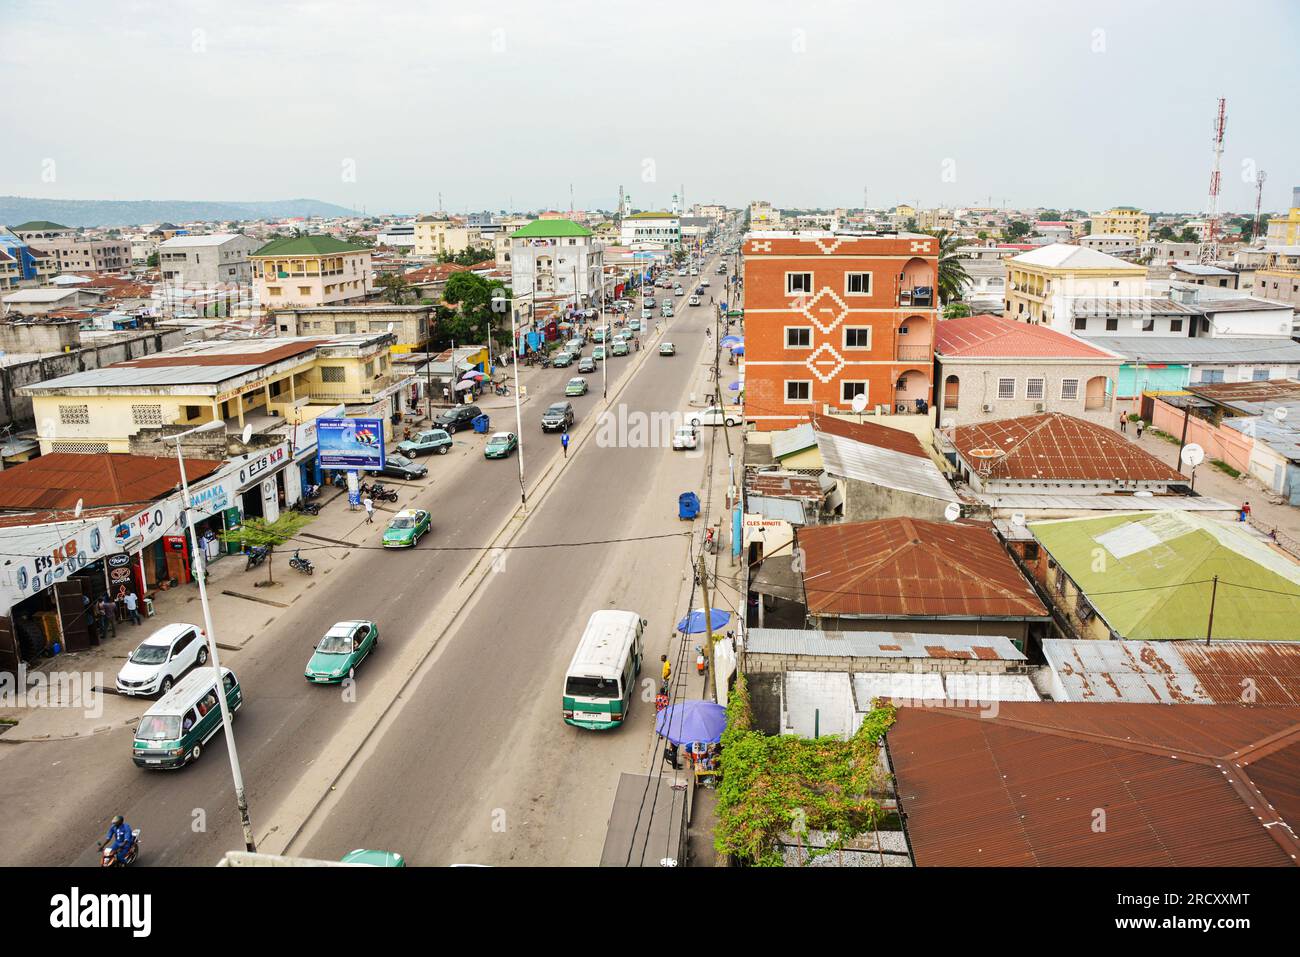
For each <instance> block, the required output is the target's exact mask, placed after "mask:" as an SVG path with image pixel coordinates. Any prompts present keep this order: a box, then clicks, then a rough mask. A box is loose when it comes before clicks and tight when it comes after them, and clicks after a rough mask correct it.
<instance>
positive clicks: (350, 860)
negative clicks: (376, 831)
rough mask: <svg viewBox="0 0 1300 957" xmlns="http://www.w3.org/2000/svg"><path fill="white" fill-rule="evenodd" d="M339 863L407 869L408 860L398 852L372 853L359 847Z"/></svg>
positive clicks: (345, 855)
mask: <svg viewBox="0 0 1300 957" xmlns="http://www.w3.org/2000/svg"><path fill="white" fill-rule="evenodd" d="M339 863H340V864H352V865H354V866H356V867H405V866H406V858H404V857H402V855H401V854H398V853H397V852H396V851H371V850H367V849H366V848H364V847H359V848H357V849H356V850H355V851H348V853H346V854H344V855H343V856H342V857H341V858H339Z"/></svg>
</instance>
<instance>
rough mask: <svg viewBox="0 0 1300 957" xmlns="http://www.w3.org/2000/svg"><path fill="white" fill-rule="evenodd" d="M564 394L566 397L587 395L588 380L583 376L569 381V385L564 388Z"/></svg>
mask: <svg viewBox="0 0 1300 957" xmlns="http://www.w3.org/2000/svg"><path fill="white" fill-rule="evenodd" d="M564 394H565V395H566V396H570V395H586V394H587V380H586V379H584V378H583V377H582V376H574V377H573V378H572V379H570V380H569V384H568V385H566V386H565V387H564Z"/></svg>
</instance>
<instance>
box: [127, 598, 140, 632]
mask: <svg viewBox="0 0 1300 957" xmlns="http://www.w3.org/2000/svg"><path fill="white" fill-rule="evenodd" d="M123 601H125V602H126V614H127V617H128V618H130V619H131V621H132V623H133V624H136V625H138V624H140V607H139V606H140V599H139V598H137V597H136V594H135V591H134V590H132V591H129V592H127V593H126V598H124V599H123Z"/></svg>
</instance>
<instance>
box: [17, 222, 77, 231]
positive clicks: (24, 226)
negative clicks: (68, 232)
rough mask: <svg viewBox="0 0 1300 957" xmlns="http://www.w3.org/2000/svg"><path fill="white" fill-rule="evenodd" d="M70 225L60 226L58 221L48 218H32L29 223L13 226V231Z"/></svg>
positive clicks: (65, 227)
mask: <svg viewBox="0 0 1300 957" xmlns="http://www.w3.org/2000/svg"><path fill="white" fill-rule="evenodd" d="M71 228H72V227H71V226H60V225H59V224H58V223H52V222H50V221H49V220H48V219H33V220H32V221H31V222H30V223H23V224H22V225H21V226H15V227H13V230H14V232H19V231H22V232H36V231H37V230H44V229H71Z"/></svg>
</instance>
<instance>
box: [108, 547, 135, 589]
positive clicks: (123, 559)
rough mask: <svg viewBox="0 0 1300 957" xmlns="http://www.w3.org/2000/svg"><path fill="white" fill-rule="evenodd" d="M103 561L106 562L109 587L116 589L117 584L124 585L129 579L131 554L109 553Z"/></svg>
mask: <svg viewBox="0 0 1300 957" xmlns="http://www.w3.org/2000/svg"><path fill="white" fill-rule="evenodd" d="M105 561H107V562H108V580H109V583H110V586H111V588H112V589H113V590H114V591H116V590H117V586H118V585H125V584H127V583H128V582H130V581H131V556H130V555H128V554H126V552H117V553H115V554H113V555H109V556H108V558H107V559H105Z"/></svg>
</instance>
